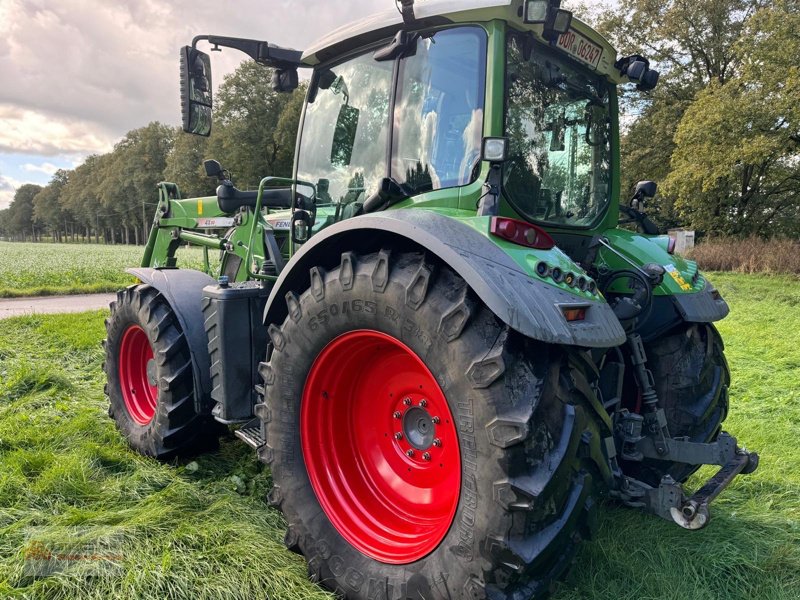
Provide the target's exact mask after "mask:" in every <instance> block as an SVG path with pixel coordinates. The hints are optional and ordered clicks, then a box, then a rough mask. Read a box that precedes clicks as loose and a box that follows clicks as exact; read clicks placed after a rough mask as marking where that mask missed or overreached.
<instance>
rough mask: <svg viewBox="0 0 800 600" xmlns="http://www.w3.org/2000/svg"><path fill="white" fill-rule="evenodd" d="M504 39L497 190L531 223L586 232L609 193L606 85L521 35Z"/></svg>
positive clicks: (608, 121)
mask: <svg viewBox="0 0 800 600" xmlns="http://www.w3.org/2000/svg"><path fill="white" fill-rule="evenodd" d="M508 39H509V41H508V51H507V65H506V78H507V81H506V86H507V95H506V120H505V127H506V135H507V136H508V137H509V140H510V152H509V161H508V162H507V163H506V166H505V170H504V186H503V189H504V191H505V193H506V195H507V197H508V199H509V201H510V202H511V204H512V206H513V207H514V208H515V209H516V210H517V212H519V213H520V214H522V215H523V216H524V217H526V218H527V219H529V220H531V221H537V222H540V223H546V224H552V225H559V226H567V227H590V226H592V225H594V223H595V222H597V221H598V220H599V219H600V218H601V217H602V215H603V213H604V212H605V209H606V207H607V206H608V202H609V195H610V191H611V190H610V188H611V185H610V172H611V147H610V139H611V119H610V117H609V110H608V84H606V83H605V82H604V81H603V80H602V79H601V78H600V77H598V76H596V75H593V74H591V73H589V72H588V71H585V70H584V69H582V68H580V67H578V66H577V65H574V66H573V65H572V64H571V63H570V62H568V61H567V60H566V59H562V58H560V57H557V56H555V55H554V54H552V53H550V52H549V51H547V50H546V49H544V48H543V47H540V46H539V45H535V44H534V43H533V42H532V41H530V40H528V39H526V38H525V37H524V36H522V35H510V36H509V38H508Z"/></svg>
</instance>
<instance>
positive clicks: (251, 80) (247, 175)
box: [207, 61, 305, 189]
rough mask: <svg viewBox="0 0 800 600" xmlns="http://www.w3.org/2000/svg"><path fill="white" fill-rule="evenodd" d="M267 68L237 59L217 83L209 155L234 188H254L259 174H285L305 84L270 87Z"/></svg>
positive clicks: (288, 175) (290, 166) (288, 167)
mask: <svg viewBox="0 0 800 600" xmlns="http://www.w3.org/2000/svg"><path fill="white" fill-rule="evenodd" d="M271 80H272V69H270V68H267V67H264V66H262V65H259V64H258V63H255V62H253V61H247V62H244V63H242V64H241V66H239V68H238V69H236V71H234V72H233V73H232V74H230V75H228V76H227V77H226V78H225V80H224V81H223V82H222V84H221V85H220V87H219V91H218V92H217V97H216V106H215V108H214V129H213V132H212V134H211V137H210V139H209V141H208V146H207V153H208V155H209V157H214V158H217V160H219V161H220V162H221V163H222V164H223V166H224V167H225V168H226V169H228V170H229V171H230V172H231V173H232V175H233V177H234V181H235V182H236V184H237V185H238V186H239V187H242V188H250V189H254V188H256V187H258V183H259V182H260V181H261V178H262V177H265V176H266V175H275V176H281V177H291V175H292V162H293V156H294V142H295V138H296V135H297V126H298V123H299V120H300V109H301V107H302V101H303V97H304V96H305V87H304V86H301V87H300V88H298V89H297V90H295V91H294V92H293V93H292V94H282V93H278V92H275V91H273V90H272V83H271Z"/></svg>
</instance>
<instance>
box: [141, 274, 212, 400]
mask: <svg viewBox="0 0 800 600" xmlns="http://www.w3.org/2000/svg"><path fill="white" fill-rule="evenodd" d="M125 271H126V272H127V273H130V274H131V275H133V276H134V277H136V278H137V279H138V280H139V281H141V282H142V283H146V284H148V285H150V286H152V287H154V288H156V289H157V290H158V291H159V292H161V294H162V295H163V296H164V298H166V300H167V302H169V305H170V306H171V307H172V310H173V311H174V312H175V316H176V317H177V318H178V323H179V324H180V326H181V330H182V331H183V334H184V335H185V336H186V341H187V343H188V345H189V352H190V353H191V355H192V374H193V376H194V389H195V409H196V410H197V412H198V413H207V412H208V411H209V410H210V407H211V405H212V403H211V360H210V358H209V356H208V338H207V336H206V331H205V322H204V319H203V308H202V299H203V288H204V287H206V286H207V285H215V284H216V281H214V279H213V278H211V277H209V276H208V275H206V274H205V273H203V272H201V271H195V270H193V269H150V268H143V267H142V268H136V269H125Z"/></svg>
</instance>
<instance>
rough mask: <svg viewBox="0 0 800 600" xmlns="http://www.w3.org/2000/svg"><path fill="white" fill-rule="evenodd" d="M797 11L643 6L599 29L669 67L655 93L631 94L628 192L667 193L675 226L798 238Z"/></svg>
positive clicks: (623, 9) (743, 1) (660, 211)
mask: <svg viewBox="0 0 800 600" xmlns="http://www.w3.org/2000/svg"><path fill="white" fill-rule="evenodd" d="M797 12H798V8H797V4H796V3H793V2H791V1H784V0H781V1H779V2H767V1H766V0H700V1H698V2H692V3H687V2H684V1H682V0H670V1H668V2H659V1H656V0H633V2H629V3H626V4H625V5H620V6H619V7H618V8H614V9H609V10H606V11H605V12H603V14H602V15H601V16H600V18H599V27H600V29H601V30H602V31H603V32H604V33H606V35H607V36H608V37H609V38H610V39H611V40H612V42H613V43H615V45H616V46H617V47H618V48H619V49H620V52H621V54H622V55H626V54H632V53H640V54H643V55H644V56H646V57H647V58H649V59H650V60H651V61H652V62H653V63H654V64H655V66H656V67H657V68H658V69H659V70H660V71H661V75H662V77H661V81H660V83H659V87H658V88H657V89H656V90H655V91H654V92H652V93H651V94H649V95H645V96H642V95H641V94H639V93H638V92H628V93H626V94H625V96H624V98H623V103H622V104H623V109H624V110H625V111H626V112H627V116H624V117H623V119H622V122H623V124H624V125H625V126H626V130H625V132H624V136H623V139H622V165H621V166H622V179H623V181H622V188H621V189H622V191H623V200H624V199H625V197H624V196H625V193H626V192H627V191H628V190H629V189H630V188H631V186H632V185H633V184H634V183H635V182H636V181H638V180H641V179H654V180H656V181H661V182H662V183H663V184H664V185H663V186H662V188H661V193H660V195H659V197H658V198H657V199H656V201H655V203H654V206H651V210H652V209H655V212H656V213H657V214H656V215H654V216H655V219H656V220H657V221H659V222H660V223H661V224H662V225H664V226H674V225H676V224H682V225H685V226H688V227H692V228H695V229H698V230H700V231H704V232H709V233H726V234H734V235H750V234H758V235H764V236H767V235H774V234H776V233H778V234H789V235H796V234H797V233H798V222H799V221H800V194H798V191H797V190H798V189H800V186H798V183H800V182H799V181H798V177H800V170H799V168H798V134H800V126H798V120H797V114H796V113H797V110H798V105H799V104H800V103H798V101H797V99H798V97H800V95H799V93H798V89H797V67H796V66H795V63H796V60H795V57H796V56H797V54H798V51H800V40H799V39H798V38H797V35H796V33H795V32H796V31H797V30H798V26H799V25H798V21H797Z"/></svg>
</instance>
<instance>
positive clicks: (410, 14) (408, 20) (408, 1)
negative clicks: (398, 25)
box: [395, 0, 416, 25]
mask: <svg viewBox="0 0 800 600" xmlns="http://www.w3.org/2000/svg"><path fill="white" fill-rule="evenodd" d="M395 2H397V0H395ZM400 7H401V8H400V14H401V15H403V23H405V24H406V25H413V24H414V21H415V20H416V17H415V16H414V0H400Z"/></svg>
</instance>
